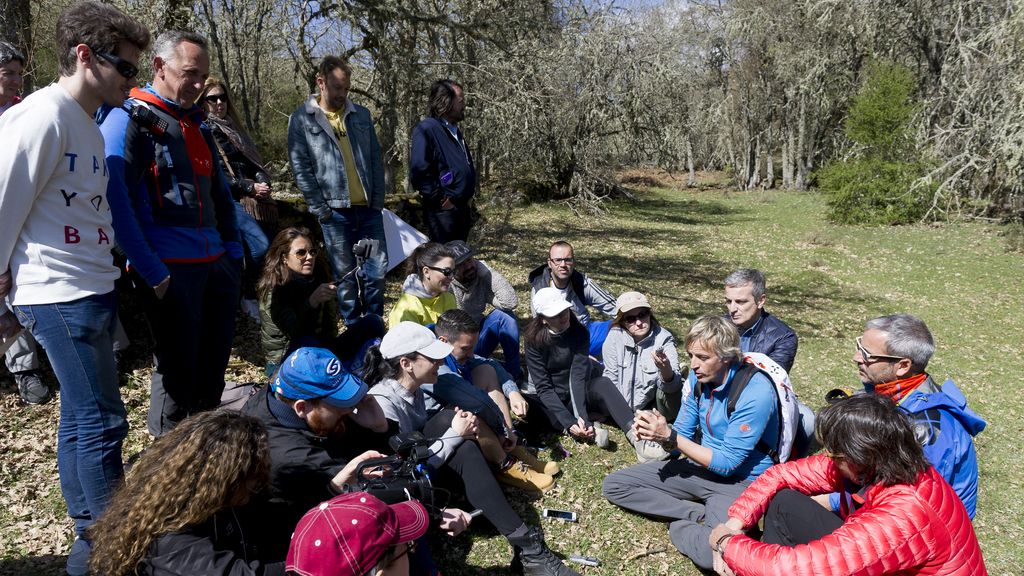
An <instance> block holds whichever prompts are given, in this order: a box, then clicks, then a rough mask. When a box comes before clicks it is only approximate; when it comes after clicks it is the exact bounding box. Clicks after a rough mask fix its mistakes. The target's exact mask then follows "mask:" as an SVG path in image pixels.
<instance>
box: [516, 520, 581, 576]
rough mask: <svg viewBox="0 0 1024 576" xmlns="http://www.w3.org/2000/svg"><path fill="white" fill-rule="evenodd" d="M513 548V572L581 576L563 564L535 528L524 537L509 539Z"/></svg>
mask: <svg viewBox="0 0 1024 576" xmlns="http://www.w3.org/2000/svg"><path fill="white" fill-rule="evenodd" d="M508 541H509V543H511V544H512V547H513V556H512V566H511V568H512V570H513V571H514V572H518V573H522V574H524V575H526V576H580V574H579V572H576V571H575V570H573V569H572V568H569V567H568V566H566V565H565V564H563V563H562V560H561V559H559V558H558V556H555V553H554V552H552V551H551V549H550V548H548V545H547V544H546V543H545V542H544V534H543V533H542V532H541V531H540V528H538V527H536V526H534V527H532V528H530V531H529V532H527V533H526V535H524V536H520V537H519V538H509V539H508Z"/></svg>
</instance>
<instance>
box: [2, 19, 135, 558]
mask: <svg viewBox="0 0 1024 576" xmlns="http://www.w3.org/2000/svg"><path fill="white" fill-rule="evenodd" d="M148 45H149V32H148V31H147V30H146V29H145V28H144V27H143V26H142V25H141V24H139V23H138V22H136V21H135V20H134V19H132V18H130V17H129V16H126V15H125V14H123V13H121V12H120V11H118V10H117V9H115V8H113V7H110V6H107V5H104V4H100V3H98V2H81V3H78V4H75V5H74V6H72V7H70V8H68V9H67V10H65V11H64V12H63V13H62V14H61V16H60V19H59V20H58V23H57V47H56V52H57V58H58V64H59V68H60V78H59V79H58V80H57V82H56V83H55V84H52V85H50V86H47V87H45V88H42V89H40V90H38V91H36V92H35V93H33V94H32V95H30V96H29V97H27V98H25V100H24V101H23V102H22V103H21V104H19V105H18V106H15V107H14V108H12V109H11V110H8V111H7V112H6V113H5V114H4V115H3V117H0V134H3V135H4V145H3V146H0V213H2V214H3V225H2V226H0V271H3V274H4V278H5V279H7V281H6V282H0V292H2V293H0V298H3V297H4V296H8V295H9V296H10V302H11V304H12V307H13V309H14V311H13V314H12V313H11V312H10V311H8V312H6V313H4V314H3V316H0V335H2V336H4V337H6V336H8V335H10V334H12V333H14V332H16V331H17V330H18V329H19V328H20V326H24V327H25V328H26V329H27V330H28V331H29V332H31V333H32V335H33V336H34V337H35V338H36V340H37V341H38V342H39V343H40V344H41V345H42V346H43V348H44V349H45V350H46V355H47V356H48V357H49V359H50V364H51V365H52V366H53V370H54V373H56V375H57V380H58V381H59V383H60V396H61V406H60V425H59V427H58V431H57V469H58V471H59V473H60V484H61V492H62V493H63V495H64V500H65V501H66V503H67V507H68V514H69V515H70V516H71V518H72V519H73V520H74V521H75V531H76V536H77V538H76V539H75V542H74V544H73V545H72V547H71V551H70V554H69V556H68V563H67V572H68V574H71V575H72V576H74V575H77V574H85V573H86V572H87V570H88V559H89V550H90V545H89V543H88V541H87V540H86V539H85V537H84V535H85V529H86V528H87V527H88V526H89V525H91V524H92V523H93V522H94V521H95V520H96V518H98V517H99V515H100V514H101V513H102V512H103V510H104V508H105V507H106V505H107V502H108V501H109V499H110V494H111V492H112V491H113V490H114V488H115V487H116V485H117V483H118V481H119V479H120V477H121V476H122V474H123V466H122V460H121V443H122V441H123V440H124V437H125V435H126V434H127V432H128V423H127V421H126V418H125V408H124V404H123V403H122V402H121V395H120V392H119V391H118V387H117V374H116V373H115V370H114V352H113V333H114V326H115V321H116V315H117V299H116V295H115V293H114V280H115V279H117V277H118V275H119V272H118V269H117V268H116V267H115V266H114V264H113V257H112V255H111V253H110V249H111V248H112V247H113V244H114V233H113V229H112V228H111V224H110V208H109V207H108V206H107V201H106V191H107V167H106V164H105V162H104V146H103V136H102V135H101V134H100V131H99V128H98V127H97V126H96V122H95V120H94V118H93V115H94V114H95V113H96V110H97V108H99V106H100V105H101V104H110V105H113V106H120V105H122V104H123V103H124V99H125V97H126V96H127V95H128V91H129V90H130V89H131V88H132V86H134V85H135V76H136V75H137V74H138V68H137V64H138V61H139V55H140V54H141V52H142V50H145V49H146V47H147V46H148ZM8 274H9V275H10V276H9V277H8V276H7V275H8ZM4 288H6V289H4ZM8 293H9V294H8ZM19 324H20V326H19Z"/></svg>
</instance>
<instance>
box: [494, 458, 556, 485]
mask: <svg viewBox="0 0 1024 576" xmlns="http://www.w3.org/2000/svg"><path fill="white" fill-rule="evenodd" d="M510 459H511V460H512V464H511V465H510V466H508V467H507V468H505V469H504V470H502V471H500V472H498V473H497V474H496V475H495V477H496V478H497V479H498V482H501V483H502V484H504V485H506V486H512V487H513V488H520V489H522V490H531V491H534V492H537V491H540V492H546V491H548V490H550V489H551V487H552V486H554V485H555V479H554V478H552V477H551V476H548V475H547V474H544V473H543V472H535V471H533V470H532V469H530V467H529V466H527V465H526V463H525V462H523V461H522V460H518V459H516V458H515V457H514V456H510Z"/></svg>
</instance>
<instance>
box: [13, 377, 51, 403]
mask: <svg viewBox="0 0 1024 576" xmlns="http://www.w3.org/2000/svg"><path fill="white" fill-rule="evenodd" d="M14 381H15V382H16V383H17V384H18V395H19V396H21V400H22V402H24V403H25V404H46V403H47V402H49V401H50V399H51V398H53V391H52V390H50V387H49V386H47V385H46V384H44V383H43V379H42V378H40V377H39V371H38V370H26V371H24V372H15V373H14Z"/></svg>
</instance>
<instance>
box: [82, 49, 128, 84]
mask: <svg viewBox="0 0 1024 576" xmlns="http://www.w3.org/2000/svg"><path fill="white" fill-rule="evenodd" d="M92 53H93V54H95V55H97V56H99V57H100V58H103V59H104V60H106V61H107V62H109V63H110V65H111V66H113V67H114V69H115V70H117V73H118V74H120V75H121V76H124V77H125V78H126V79H128V80H131V79H132V78H135V77H136V76H138V75H139V68H138V67H137V66H135V65H134V64H132V63H131V62H129V61H127V60H125V59H124V58H121V57H120V56H118V55H116V54H111V53H110V52H97V51H96V50H93V51H92Z"/></svg>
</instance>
